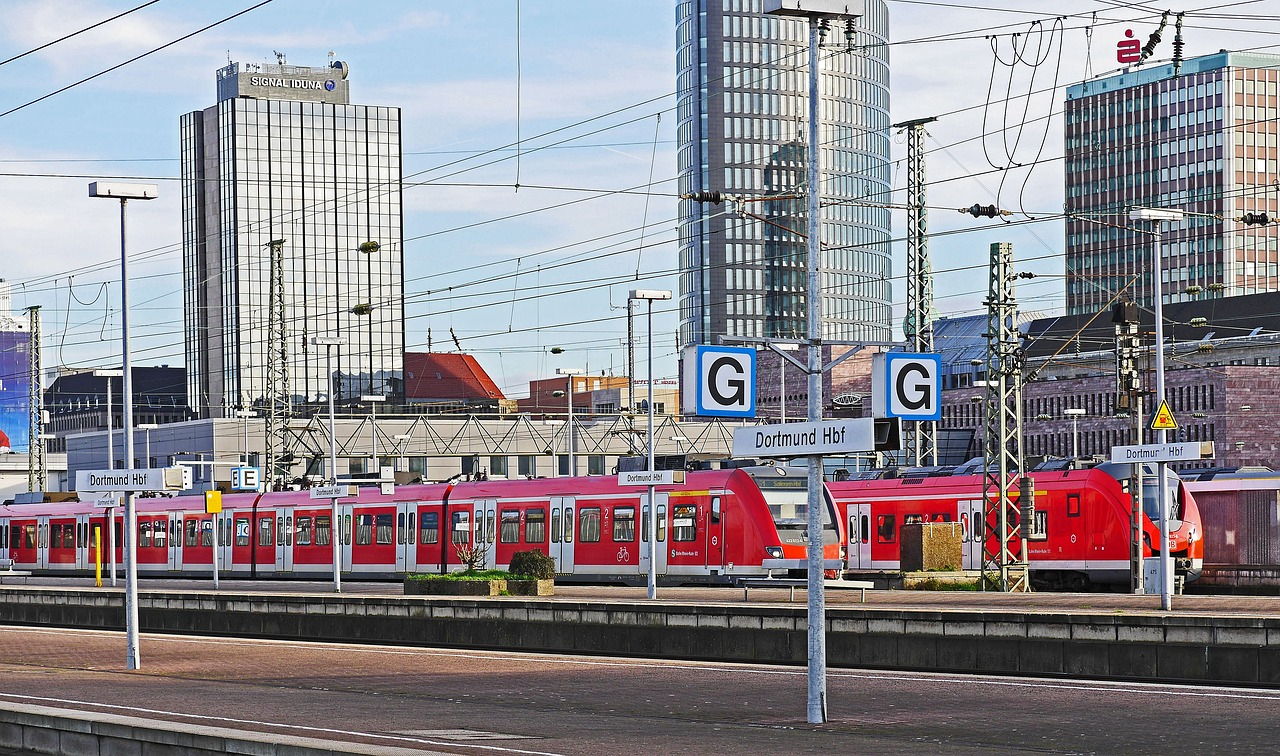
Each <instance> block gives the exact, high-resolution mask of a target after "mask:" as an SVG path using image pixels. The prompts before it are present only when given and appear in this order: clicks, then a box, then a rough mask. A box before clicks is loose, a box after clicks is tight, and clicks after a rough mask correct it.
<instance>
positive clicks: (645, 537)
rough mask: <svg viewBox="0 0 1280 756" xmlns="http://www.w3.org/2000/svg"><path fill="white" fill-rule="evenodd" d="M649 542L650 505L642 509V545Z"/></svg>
mask: <svg viewBox="0 0 1280 756" xmlns="http://www.w3.org/2000/svg"><path fill="white" fill-rule="evenodd" d="M648 542H649V505H648V504H645V505H644V506H643V507H640V543H648Z"/></svg>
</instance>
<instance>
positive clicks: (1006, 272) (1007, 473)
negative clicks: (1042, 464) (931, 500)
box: [982, 242, 1035, 592]
mask: <svg viewBox="0 0 1280 756" xmlns="http://www.w3.org/2000/svg"><path fill="white" fill-rule="evenodd" d="M1012 262H1013V245H1012V244H1009V243H1008V242H996V243H995V244H992V245H991V268H990V281H989V289H988V291H989V294H988V297H987V301H986V305H987V401H986V429H985V433H986V439H985V444H984V450H983V457H982V462H983V470H982V499H983V523H984V525H985V527H984V532H983V537H982V551H983V555H982V561H983V564H982V583H983V585H984V587H985V586H986V585H987V584H989V583H991V584H995V585H996V586H998V587H999V589H1000V590H1002V591H1011V592H1026V591H1030V590H1031V582H1030V576H1029V574H1028V571H1027V558H1026V553H1027V545H1026V538H1024V537H1022V535H1027V534H1029V533H1030V529H1031V528H1032V527H1033V525H1034V520H1035V509H1034V502H1033V501H1031V499H1033V498H1034V493H1035V487H1034V485H1032V486H1030V490H1029V491H1028V490H1027V486H1025V485H1022V486H1020V489H1019V490H1020V494H1019V502H1018V503H1014V501H1013V497H1012V496H1011V494H1010V488H1011V487H1012V486H1013V484H1014V483H1015V482H1017V481H1016V480H1015V478H1016V477H1019V476H1020V477H1021V478H1022V479H1023V480H1029V479H1030V476H1029V475H1027V474H1026V470H1025V468H1024V466H1023V456H1022V364H1021V363H1022V361H1021V359H1020V348H1021V345H1020V344H1019V342H1018V336H1019V332H1018V324H1017V316H1018V305H1017V300H1016V299H1015V298H1014V293H1013V281H1014V278H1015V275H1014V274H1013V272H1012V269H1011V267H1012V265H1011V264H1012ZM1019 505H1021V510H1022V511H1021V512H1019ZM1019 522H1021V523H1022V531H1023V532H1022V534H1021V535H1020V534H1019ZM992 528H994V529H995V536H996V537H995V538H994V539H993V538H991V537H990V532H989V529H992ZM993 576H994V577H993Z"/></svg>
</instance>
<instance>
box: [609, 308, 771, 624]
mask: <svg viewBox="0 0 1280 756" xmlns="http://www.w3.org/2000/svg"><path fill="white" fill-rule="evenodd" d="M633 299H638V300H642V301H645V302H648V303H649V339H648V342H649V432H648V435H646V436H645V446H648V447H649V473H650V475H649V481H650V482H649V593H648V595H649V598H650V599H655V598H657V597H658V565H657V562H658V559H657V556H658V505H657V502H655V501H654V488H653V472H654V470H653V467H654V462H653V452H654V448H653V447H654V442H653V441H654V439H653V303H654V302H661V301H665V300H668V299H671V292H670V291H664V290H659V289H632V290H631V293H630V294H628V295H627V304H628V307H629V306H630V303H631V300H633ZM786 400H787V398H786V396H785V392H784V395H783V397H782V401H783V402H786Z"/></svg>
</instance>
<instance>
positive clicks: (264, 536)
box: [258, 516, 288, 546]
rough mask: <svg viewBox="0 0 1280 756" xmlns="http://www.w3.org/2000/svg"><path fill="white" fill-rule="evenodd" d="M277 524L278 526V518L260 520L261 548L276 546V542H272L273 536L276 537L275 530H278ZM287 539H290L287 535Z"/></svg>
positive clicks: (259, 536)
mask: <svg viewBox="0 0 1280 756" xmlns="http://www.w3.org/2000/svg"><path fill="white" fill-rule="evenodd" d="M275 524H276V518H274V517H271V516H267V517H263V518H261V519H259V520H258V545H259V546H274V545H275V542H274V541H273V540H272V538H273V536H274V535H275V529H276V528H275ZM285 537H286V538H288V535H287V534H286V535H285Z"/></svg>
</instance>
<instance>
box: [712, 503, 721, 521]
mask: <svg viewBox="0 0 1280 756" xmlns="http://www.w3.org/2000/svg"><path fill="white" fill-rule="evenodd" d="M719 522H720V497H719V496H716V497H714V498H712V499H711V524H712V525H715V524H717V523H719Z"/></svg>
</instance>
